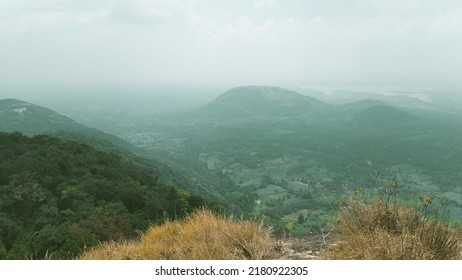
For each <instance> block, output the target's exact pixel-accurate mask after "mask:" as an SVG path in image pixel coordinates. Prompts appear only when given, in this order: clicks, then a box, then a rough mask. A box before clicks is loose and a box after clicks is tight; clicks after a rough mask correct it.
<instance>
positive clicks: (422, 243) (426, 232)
mask: <svg viewBox="0 0 462 280" xmlns="http://www.w3.org/2000/svg"><path fill="white" fill-rule="evenodd" d="M390 201H391V200H390V196H387V197H386V198H385V199H384V198H376V199H374V200H372V201H371V202H369V203H365V202H363V201H361V200H358V199H351V200H348V201H346V202H345V203H344V204H343V206H342V208H341V210H340V215H339V223H340V225H339V226H340V234H341V240H340V241H339V243H338V244H336V245H333V246H330V247H328V248H327V249H326V250H325V251H323V252H322V256H321V258H325V259H355V260H363V259H369V260H371V259H382V260H383V259H387V260H393V259H395V260H400V259H401V260H437V259H442V260H451V259H460V257H461V255H460V252H461V237H460V235H459V234H457V233H456V232H455V231H454V230H453V229H451V228H450V227H449V224H448V223H444V222H441V221H440V220H439V219H438V217H435V218H432V219H429V217H428V213H427V209H428V205H429V204H430V203H431V200H429V199H428V198H427V199H422V204H423V207H424V211H423V213H420V212H419V211H417V210H416V209H414V208H411V207H410V206H407V205H404V204H402V203H401V204H400V203H398V202H396V201H393V202H390Z"/></svg>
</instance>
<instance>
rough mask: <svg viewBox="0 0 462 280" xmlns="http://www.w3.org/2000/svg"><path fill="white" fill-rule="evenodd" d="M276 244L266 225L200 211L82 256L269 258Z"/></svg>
mask: <svg viewBox="0 0 462 280" xmlns="http://www.w3.org/2000/svg"><path fill="white" fill-rule="evenodd" d="M273 245H274V242H273V241H272V239H271V229H269V228H265V227H263V226H262V224H259V223H255V222H252V221H243V220H239V221H234V220H232V219H231V218H227V217H220V216H218V215H217V214H214V213H212V212H211V211H208V210H198V211H196V212H194V213H193V214H192V215H190V216H189V217H187V218H186V219H185V220H184V221H174V222H166V223H165V224H163V225H161V226H153V227H150V228H149V229H148V230H147V232H146V233H144V234H143V235H142V236H141V238H140V240H139V241H124V242H121V243H116V242H108V243H105V244H102V245H101V246H98V247H96V248H94V249H91V250H90V251H88V252H86V253H84V254H83V255H82V256H81V259H87V260H95V259H97V260H102V259H117V260H121V259H133V260H135V259H144V260H146V259H164V260H169V259H170V260H171V259H176V260H180V259H181V260H188V259H203V260H205V259H216V260H238V259H268V258H270V257H271V256H272V254H273Z"/></svg>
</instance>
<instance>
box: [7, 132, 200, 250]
mask: <svg viewBox="0 0 462 280" xmlns="http://www.w3.org/2000/svg"><path fill="white" fill-rule="evenodd" d="M161 176H163V174H160V173H158V172H156V171H155V170H153V169H152V168H150V167H149V166H146V165H143V164H141V163H139V162H134V161H131V160H130V159H128V158H126V157H123V156H120V155H117V154H115V153H108V152H102V151H98V150H96V149H94V148H92V147H91V146H89V145H86V144H82V143H78V142H73V141H65V140H61V139H58V138H55V137H52V136H46V135H40V136H35V137H32V138H29V137H27V136H24V135H22V134H21V133H18V132H14V133H11V134H8V133H0V258H1V259H24V258H45V257H51V258H69V257H72V256H75V255H76V254H78V253H80V252H81V251H82V250H83V249H84V248H88V247H91V246H93V245H96V244H98V243H99V242H100V241H106V240H117V239H126V238H133V237H136V236H137V231H139V230H144V229H145V228H147V227H148V226H149V225H150V224H152V223H158V222H162V221H163V220H164V219H165V218H171V219H175V218H177V217H181V216H183V215H184V214H185V213H187V212H189V211H191V210H192V209H193V208H196V207H200V206H203V205H205V204H206V202H205V199H204V198H202V197H201V196H198V195H192V194H190V193H189V192H188V191H186V190H182V189H177V188H173V187H172V186H171V185H168V184H165V183H162V182H160V181H159V180H158V178H159V177H161Z"/></svg>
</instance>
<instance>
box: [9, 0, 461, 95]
mask: <svg viewBox="0 0 462 280" xmlns="http://www.w3.org/2000/svg"><path fill="white" fill-rule="evenodd" d="M461 73H462V1H459V0H454V1H451V0H439V1H436V0H351V1H348V0H305V1H302V0H285V1H282V0H256V1H252V0H249V1H244V0H233V1H231V0H230V1H215V0H189V1H188V0H186V1H181V0H173V1H172V0H111V1H110V0H78V1H77V0H0V86H17V87H24V86H36V85H59V86H95V85H96V86H119V85H121V86H122V85H123V86H156V85H162V86H165V85H186V86H187V85H224V86H225V87H226V86H238V85H246V84H267V85H280V86H302V85H310V84H342V83H346V84H369V85H370V84H387V85H419V86H421V85H423V86H427V85H429V86H435V85H436V86H440V85H447V86H460V85H461V83H462V78H461Z"/></svg>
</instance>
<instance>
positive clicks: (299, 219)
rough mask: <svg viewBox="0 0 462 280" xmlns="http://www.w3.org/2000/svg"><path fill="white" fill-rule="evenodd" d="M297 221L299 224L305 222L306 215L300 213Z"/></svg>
mask: <svg viewBox="0 0 462 280" xmlns="http://www.w3.org/2000/svg"><path fill="white" fill-rule="evenodd" d="M297 222H298V223H299V224H303V223H304V222H305V217H304V216H303V214H301V213H300V215H298V220H297Z"/></svg>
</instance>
